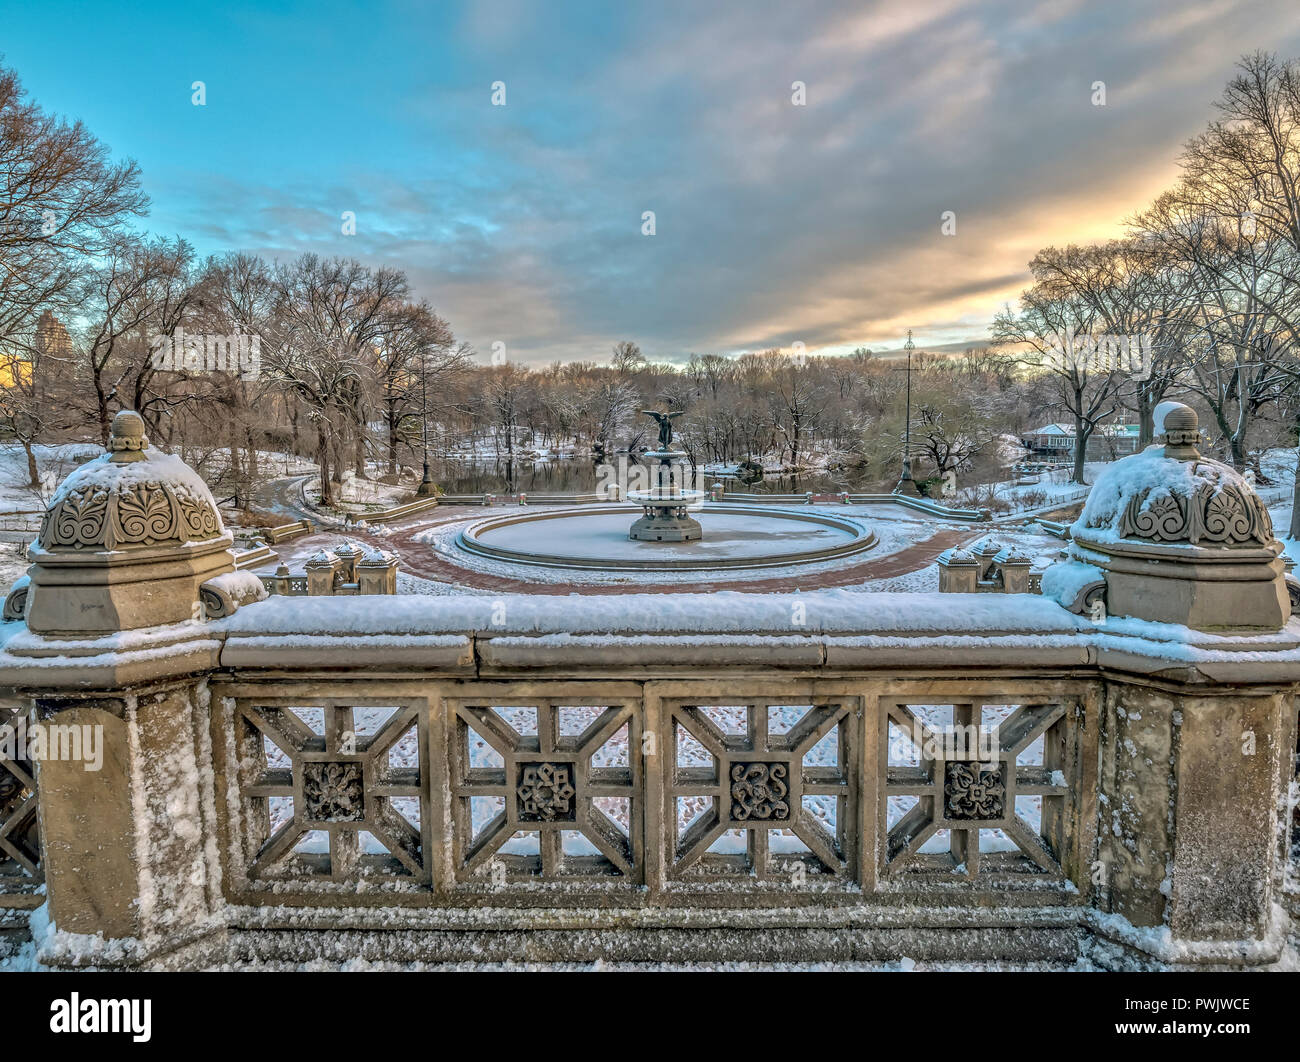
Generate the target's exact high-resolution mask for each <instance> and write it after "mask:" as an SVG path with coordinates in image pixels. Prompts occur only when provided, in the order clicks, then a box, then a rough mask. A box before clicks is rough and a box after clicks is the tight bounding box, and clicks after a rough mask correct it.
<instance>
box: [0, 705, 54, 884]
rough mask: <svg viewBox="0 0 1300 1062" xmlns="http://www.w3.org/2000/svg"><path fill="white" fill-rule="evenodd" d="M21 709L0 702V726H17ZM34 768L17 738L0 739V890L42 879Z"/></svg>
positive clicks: (14, 732)
mask: <svg viewBox="0 0 1300 1062" xmlns="http://www.w3.org/2000/svg"><path fill="white" fill-rule="evenodd" d="M20 716H21V709H16V708H11V707H8V706H5V705H0V727H4V728H5V729H6V732H7V733H8V734H9V735H11V736H16V735H17V734H19V733H20V732H21V731H20V730H19V719H20ZM37 807H38V804H37V797H36V771H35V768H34V765H33V764H32V763H31V761H30V760H28V759H26V758H23V757H21V756H20V755H19V749H18V747H17V742H16V741H12V742H4V743H0V891H4V890H6V889H12V890H14V891H27V890H29V889H31V888H34V887H35V886H37V885H39V884H40V883H41V882H42V881H43V880H44V875H43V874H42V871H41V838H40V820H39V818H38V816H37Z"/></svg>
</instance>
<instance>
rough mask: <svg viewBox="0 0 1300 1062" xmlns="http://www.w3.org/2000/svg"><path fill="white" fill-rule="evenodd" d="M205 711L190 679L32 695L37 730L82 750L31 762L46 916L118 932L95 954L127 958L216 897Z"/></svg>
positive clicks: (73, 926)
mask: <svg viewBox="0 0 1300 1062" xmlns="http://www.w3.org/2000/svg"><path fill="white" fill-rule="evenodd" d="M206 716H207V712H206V697H204V696H202V695H201V691H200V689H199V687H197V686H195V685H188V684H187V685H179V686H171V687H164V688H158V689H155V690H154V691H152V692H142V693H130V694H127V693H124V692H115V693H114V692H110V693H104V694H90V695H80V694H74V693H68V694H66V695H58V696H43V697H38V698H37V699H36V718H37V721H38V722H39V723H40V724H42V725H43V726H44V727H45V728H46V732H47V734H55V733H58V734H60V735H63V736H62V737H61V738H60V739H59V740H62V741H64V742H68V741H73V740H74V739H75V740H76V741H80V742H81V751H82V755H81V756H80V758H66V759H65V758H58V759H56V758H52V757H48V756H47V758H46V759H44V760H42V761H41V762H40V764H39V767H38V769H37V785H38V787H39V790H40V816H41V835H42V842H43V849H44V859H45V879H46V896H47V898H48V902H49V914H50V921H51V922H52V923H53V924H54V927H55V928H56V929H57V930H59V931H60V932H61V933H75V934H83V935H86V936H96V935H100V936H102V937H103V938H104V940H105V941H114V940H121V941H124V942H126V945H127V946H126V947H125V948H124V949H123V950H121V951H116V950H114V949H111V948H110V949H107V950H105V951H104V952H103V957H101V958H100V959H99V960H97V961H107V962H113V961H121V962H124V963H130V962H133V961H135V960H137V959H139V958H141V957H142V953H145V954H147V952H148V949H149V946H150V942H151V940H154V939H156V938H161V937H163V936H164V935H169V934H174V933H179V932H183V931H185V930H187V929H193V928H194V927H196V926H198V925H199V924H201V923H202V922H203V921H204V919H205V918H206V917H207V916H208V915H210V914H211V913H212V911H213V910H215V908H216V906H217V904H218V903H219V890H218V888H217V884H216V881H217V875H216V871H215V868H214V867H210V866H209V865H208V862H207V855H206V848H205V846H206V843H207V840H208V839H209V838H210V837H211V835H212V832H211V831H213V830H214V829H215V823H214V822H213V821H212V818H211V816H212V811H213V807H212V805H211V801H212V799H213V794H212V791H211V789H210V787H205V785H204V783H203V779H202V772H201V771H200V767H199V764H200V762H201V761H200V757H199V754H198V749H197V747H196V738H197V735H198V734H199V732H200V731H199V728H200V727H202V728H206V726H207V719H206ZM55 728H57V729H55ZM49 740H51V741H52V740H55V739H54V738H50V739H49ZM92 752H93V754H94V755H93V756H92V755H91V753H92ZM205 803H206V804H207V805H208V806H204V805H205ZM55 947H56V949H57V947H58V941H57V938H56V942H55ZM48 958H49V960H50V961H51V962H53V963H56V964H58V963H60V962H66V961H68V957H67V956H62V955H60V954H59V953H58V952H57V951H56V953H55V954H53V955H51V956H48Z"/></svg>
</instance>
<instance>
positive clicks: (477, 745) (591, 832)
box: [449, 698, 644, 886]
mask: <svg viewBox="0 0 1300 1062" xmlns="http://www.w3.org/2000/svg"><path fill="white" fill-rule="evenodd" d="M449 710H450V713H451V715H452V716H453V717H454V732H453V733H452V734H450V735H449V743H450V756H449V766H450V784H451V789H452V797H451V799H452V808H451V816H452V834H451V843H452V857H453V863H454V868H455V869H454V873H455V876H456V880H457V881H462V882H468V881H475V880H478V881H489V882H491V883H492V884H493V885H495V886H500V885H506V884H508V883H509V882H512V881H521V880H525V881H526V880H555V879H566V878H591V877H607V876H613V877H616V878H620V879H622V880H625V881H631V882H639V881H641V880H642V879H643V876H644V866H643V863H644V859H643V857H642V854H641V849H642V817H643V801H644V795H643V786H642V781H641V774H642V768H641V722H640V713H639V705H638V704H637V703H636V702H628V701H622V702H620V701H617V700H615V701H612V702H601V703H593V702H591V701H583V700H572V699H564V700H548V699H544V698H530V699H529V700H528V701H526V702H523V701H520V702H513V703H506V704H496V703H483V702H477V703H476V702H474V701H457V702H453V703H451V704H450V705H449Z"/></svg>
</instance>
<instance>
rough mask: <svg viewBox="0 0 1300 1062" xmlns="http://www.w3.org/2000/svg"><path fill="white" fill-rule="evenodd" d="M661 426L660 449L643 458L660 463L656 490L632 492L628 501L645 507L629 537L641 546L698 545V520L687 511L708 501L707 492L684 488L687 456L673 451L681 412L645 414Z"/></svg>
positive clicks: (700, 533)
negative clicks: (654, 544) (675, 429)
mask: <svg viewBox="0 0 1300 1062" xmlns="http://www.w3.org/2000/svg"><path fill="white" fill-rule="evenodd" d="M641 412H642V413H644V414H645V415H646V416H648V417H654V419H655V420H656V421H658V423H659V449H658V450H647V451H646V452H645V453H644V454H642V456H643V457H645V458H647V459H649V460H650V461H657V462H659V464H658V467H657V468H656V467H655V466H654V465H651V468H652V469H653V473H652V480H653V482H654V486H652V487H651V488H650V489H649V490H630V491H628V492H627V500H628V501H630V502H636V503H637V504H638V505H640V506H641V512H642V515H641V518H640V519H639V520H637V521H636V522H635V523H634V524H633V525H632V527H631V529H630V530H629V531H628V533H627V537H628V538H630V539H633V540H634V541H637V542H695V541H698V540H699V539H700V538H701V537H702V536H703V530H702V529H701V527H700V522H699V521H698V520H695V519H692V518H691V517H690V516H689V515H688V513H687V509H688V507H689V506H691V505H692V504H698V503H699V502H701V501H703V500H704V491H702V490H688V489H685V488H683V487H682V479H683V475H682V469H683V462H684V461H685V459H686V454H685V453H683V452H682V451H681V450H673V449H671V446H672V441H673V418H674V417H680V416H681V412H680V411H678V412H675V413H659V412H657V411H655V410H653V409H643V410H642V411H641Z"/></svg>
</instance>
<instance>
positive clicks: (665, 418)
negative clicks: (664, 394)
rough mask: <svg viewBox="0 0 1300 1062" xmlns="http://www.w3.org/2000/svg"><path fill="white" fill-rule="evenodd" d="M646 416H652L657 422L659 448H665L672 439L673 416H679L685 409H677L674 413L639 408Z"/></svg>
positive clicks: (669, 444)
mask: <svg viewBox="0 0 1300 1062" xmlns="http://www.w3.org/2000/svg"><path fill="white" fill-rule="evenodd" d="M641 412H642V413H644V414H645V415H646V416H647V417H654V419H655V420H657V421H658V422H659V449H661V450H667V449H668V447H669V446H671V445H672V441H673V418H674V417H680V416H681V415H682V414H683V413H684V412H685V410H681V409H679V410H677V411H676V412H675V413H660V412H659V411H658V410H656V409H643V410H641Z"/></svg>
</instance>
